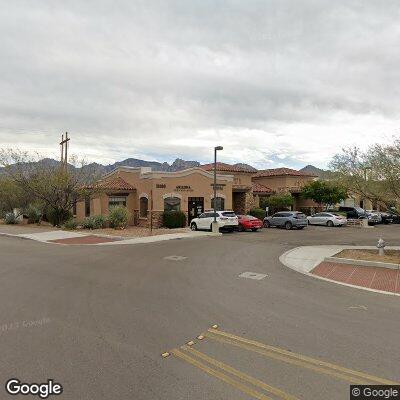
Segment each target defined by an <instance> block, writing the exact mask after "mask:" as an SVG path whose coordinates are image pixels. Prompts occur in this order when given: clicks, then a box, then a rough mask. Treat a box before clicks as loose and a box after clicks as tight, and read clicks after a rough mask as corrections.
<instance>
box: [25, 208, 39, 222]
mask: <svg viewBox="0 0 400 400" xmlns="http://www.w3.org/2000/svg"><path fill="white" fill-rule="evenodd" d="M26 215H27V216H28V223H30V224H38V223H39V222H40V219H41V218H42V213H41V211H40V210H39V209H38V208H37V207H35V206H34V205H33V204H29V206H28V208H27V209H26Z"/></svg>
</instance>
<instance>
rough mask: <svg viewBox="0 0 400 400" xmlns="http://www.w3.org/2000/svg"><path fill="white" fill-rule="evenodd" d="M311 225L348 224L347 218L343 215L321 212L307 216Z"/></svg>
mask: <svg viewBox="0 0 400 400" xmlns="http://www.w3.org/2000/svg"><path fill="white" fill-rule="evenodd" d="M307 219H308V224H309V225H325V226H330V227H332V226H344V225H347V219H346V217H344V216H343V215H340V214H336V213H330V212H321V213H317V214H314V215H311V216H310V217H307Z"/></svg>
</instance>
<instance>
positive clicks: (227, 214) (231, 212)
mask: <svg viewBox="0 0 400 400" xmlns="http://www.w3.org/2000/svg"><path fill="white" fill-rule="evenodd" d="M221 214H222V215H223V216H224V217H236V214H235V213H234V212H233V211H225V212H223V213H221Z"/></svg>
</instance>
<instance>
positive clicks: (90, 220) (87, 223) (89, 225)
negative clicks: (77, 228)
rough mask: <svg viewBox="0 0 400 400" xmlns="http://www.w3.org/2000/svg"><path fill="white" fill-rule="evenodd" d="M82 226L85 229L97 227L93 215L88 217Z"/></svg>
mask: <svg viewBox="0 0 400 400" xmlns="http://www.w3.org/2000/svg"><path fill="white" fill-rule="evenodd" d="M81 225H82V228H83V229H95V227H94V226H95V223H94V219H93V217H86V218H85V219H84V220H83V221H82V223H81Z"/></svg>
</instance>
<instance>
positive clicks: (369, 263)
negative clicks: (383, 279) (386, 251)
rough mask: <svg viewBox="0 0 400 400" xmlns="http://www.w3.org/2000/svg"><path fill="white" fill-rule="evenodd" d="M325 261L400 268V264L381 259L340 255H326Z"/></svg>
mask: <svg viewBox="0 0 400 400" xmlns="http://www.w3.org/2000/svg"><path fill="white" fill-rule="evenodd" d="M324 261H326V262H334V263H338V264H348V265H357V266H358V267H378V268H390V269H400V264H393V263H385V262H380V261H367V260H353V259H350V258H340V257H325V259H324Z"/></svg>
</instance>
